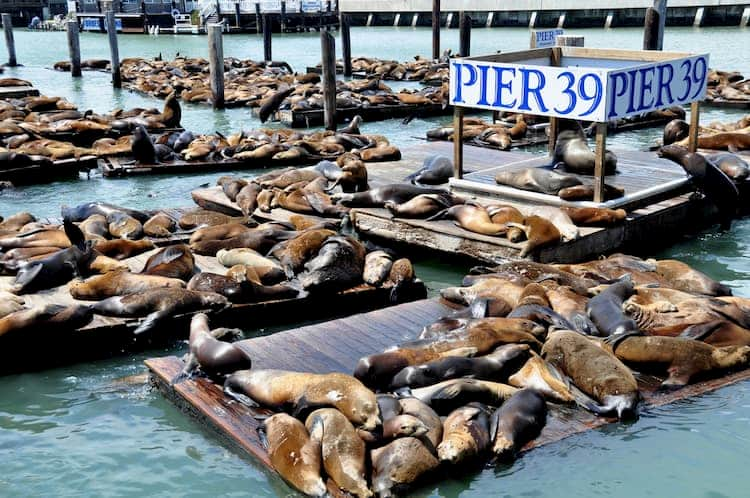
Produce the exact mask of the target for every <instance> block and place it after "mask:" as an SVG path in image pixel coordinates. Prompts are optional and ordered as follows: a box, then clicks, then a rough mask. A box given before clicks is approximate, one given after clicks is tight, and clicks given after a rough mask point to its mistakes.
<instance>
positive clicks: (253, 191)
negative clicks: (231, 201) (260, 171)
mask: <svg viewBox="0 0 750 498" xmlns="http://www.w3.org/2000/svg"><path fill="white" fill-rule="evenodd" d="M261 190H262V187H261V186H260V185H259V184H258V183H256V182H250V183H248V184H247V185H245V186H244V187H242V190H240V191H239V192H238V193H237V196H236V197H235V202H236V203H237V205H238V206H239V208H240V210H241V211H242V214H243V215H245V216H250V215H251V214H253V212H255V208H256V207H258V194H260V192H261Z"/></svg>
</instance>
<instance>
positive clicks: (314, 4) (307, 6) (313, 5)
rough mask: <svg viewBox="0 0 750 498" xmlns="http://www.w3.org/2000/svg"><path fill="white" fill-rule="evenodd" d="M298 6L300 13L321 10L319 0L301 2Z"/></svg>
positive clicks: (302, 0) (303, 0)
mask: <svg viewBox="0 0 750 498" xmlns="http://www.w3.org/2000/svg"><path fill="white" fill-rule="evenodd" d="M300 6H301V8H302V12H321V11H322V10H323V2H322V1H321V0H301V2H300Z"/></svg>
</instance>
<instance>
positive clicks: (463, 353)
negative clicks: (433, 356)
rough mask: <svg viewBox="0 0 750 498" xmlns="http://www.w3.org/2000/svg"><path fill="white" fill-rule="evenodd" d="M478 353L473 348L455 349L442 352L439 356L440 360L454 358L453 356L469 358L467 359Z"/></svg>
mask: <svg viewBox="0 0 750 498" xmlns="http://www.w3.org/2000/svg"><path fill="white" fill-rule="evenodd" d="M478 352H479V350H478V349H477V348H474V347H466V348H456V349H451V350H448V351H443V352H442V353H440V355H439V356H440V357H441V358H447V357H454V356H459V357H464V358H469V357H472V356H474V355H476V354H477V353H478Z"/></svg>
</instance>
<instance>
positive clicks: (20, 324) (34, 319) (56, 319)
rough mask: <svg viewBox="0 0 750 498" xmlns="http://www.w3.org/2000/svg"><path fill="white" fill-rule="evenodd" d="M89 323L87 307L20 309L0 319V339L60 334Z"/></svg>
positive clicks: (53, 306)
mask: <svg viewBox="0 0 750 498" xmlns="http://www.w3.org/2000/svg"><path fill="white" fill-rule="evenodd" d="M90 321H91V310H90V308H89V307H88V306H80V305H73V306H63V305H59V304H48V305H46V306H37V307H34V308H29V309H21V310H19V311H15V312H13V313H10V314H8V315H6V316H4V317H2V318H0V337H1V336H4V335H5V334H9V333H13V334H29V333H55V334H58V333H62V332H65V331H69V330H75V329H78V328H80V327H83V326H85V325H87V324H88V323H89V322H90Z"/></svg>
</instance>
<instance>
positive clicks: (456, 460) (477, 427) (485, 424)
mask: <svg viewBox="0 0 750 498" xmlns="http://www.w3.org/2000/svg"><path fill="white" fill-rule="evenodd" d="M489 446H490V421H489V410H488V409H487V407H486V406H484V405H482V404H481V403H469V404H468V405H466V406H463V407H461V408H457V409H455V410H453V411H452V412H451V413H450V414H449V415H448V416H447V417H446V419H445V422H443V441H442V442H441V443H440V444H439V445H438V447H437V452H438V458H440V461H441V462H448V463H451V464H454V465H456V464H461V463H465V462H469V461H472V460H475V459H477V458H479V457H480V456H481V455H482V454H483V453H484V452H485V451H486V450H487V448H489Z"/></svg>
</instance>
